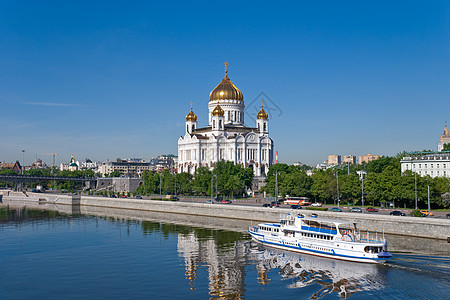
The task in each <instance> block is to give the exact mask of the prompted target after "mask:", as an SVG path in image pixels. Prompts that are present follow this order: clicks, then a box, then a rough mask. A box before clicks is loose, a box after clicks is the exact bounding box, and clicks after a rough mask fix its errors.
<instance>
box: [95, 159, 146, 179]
mask: <svg viewBox="0 0 450 300" xmlns="http://www.w3.org/2000/svg"><path fill="white" fill-rule="evenodd" d="M152 170H153V166H152V165H151V164H150V163H149V162H144V161H137V162H136V161H133V160H124V159H120V158H118V159H117V160H116V161H107V162H104V163H102V164H101V165H99V166H98V172H99V173H100V174H102V176H107V175H108V174H111V173H112V172H115V171H118V172H119V173H120V176H121V177H141V176H142V174H143V173H144V171H152Z"/></svg>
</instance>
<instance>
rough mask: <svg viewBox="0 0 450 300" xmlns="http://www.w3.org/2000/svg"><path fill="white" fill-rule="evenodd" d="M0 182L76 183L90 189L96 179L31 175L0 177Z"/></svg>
mask: <svg viewBox="0 0 450 300" xmlns="http://www.w3.org/2000/svg"><path fill="white" fill-rule="evenodd" d="M0 181H8V182H14V183H16V184H20V185H22V184H23V183H24V182H37V181H78V182H83V183H85V185H86V186H88V187H91V186H94V187H95V185H96V183H97V177H66V176H31V175H0Z"/></svg>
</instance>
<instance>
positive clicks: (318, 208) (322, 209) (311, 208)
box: [305, 206, 328, 211]
mask: <svg viewBox="0 0 450 300" xmlns="http://www.w3.org/2000/svg"><path fill="white" fill-rule="evenodd" d="M305 209H307V210H320V211H327V210H328V208H327V207H311V206H308V207H305Z"/></svg>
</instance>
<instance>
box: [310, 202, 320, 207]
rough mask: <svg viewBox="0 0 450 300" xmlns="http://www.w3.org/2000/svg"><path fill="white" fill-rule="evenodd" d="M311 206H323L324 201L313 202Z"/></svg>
mask: <svg viewBox="0 0 450 300" xmlns="http://www.w3.org/2000/svg"><path fill="white" fill-rule="evenodd" d="M311 206H315V207H322V203H320V202H315V203H313V204H311Z"/></svg>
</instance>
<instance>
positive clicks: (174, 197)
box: [170, 196, 180, 201]
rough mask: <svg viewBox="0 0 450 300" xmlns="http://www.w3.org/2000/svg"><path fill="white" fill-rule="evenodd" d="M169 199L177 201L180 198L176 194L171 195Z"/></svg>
mask: <svg viewBox="0 0 450 300" xmlns="http://www.w3.org/2000/svg"><path fill="white" fill-rule="evenodd" d="M170 200H173V201H178V200H180V198H178V197H177V196H172V197H170Z"/></svg>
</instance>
